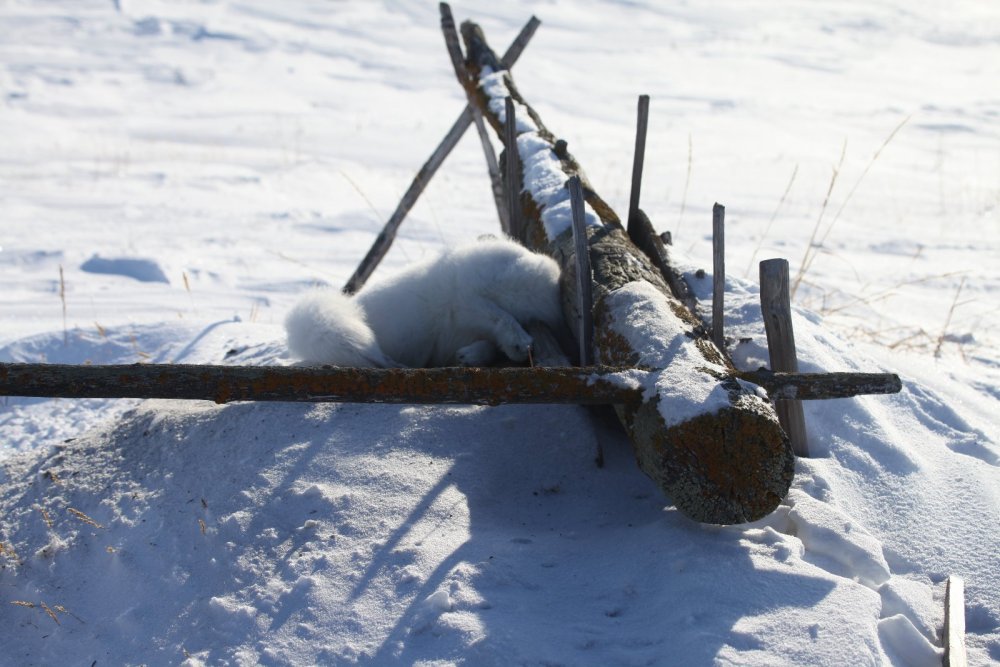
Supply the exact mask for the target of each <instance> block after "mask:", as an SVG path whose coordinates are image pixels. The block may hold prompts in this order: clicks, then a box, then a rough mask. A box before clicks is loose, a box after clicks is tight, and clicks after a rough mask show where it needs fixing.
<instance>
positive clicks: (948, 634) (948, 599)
mask: <svg viewBox="0 0 1000 667" xmlns="http://www.w3.org/2000/svg"><path fill="white" fill-rule="evenodd" d="M967 664H968V657H967V656H966V652H965V582H964V581H963V580H962V578H961V577H956V576H954V575H953V576H950V577H948V583H947V584H946V588H945V601H944V667H966V665H967Z"/></svg>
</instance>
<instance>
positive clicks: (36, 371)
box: [0, 322, 900, 405]
mask: <svg viewBox="0 0 1000 667" xmlns="http://www.w3.org/2000/svg"><path fill="white" fill-rule="evenodd" d="M528 331H529V332H530V333H531V335H532V337H534V338H535V342H536V346H537V348H538V351H537V357H538V358H536V362H537V363H541V364H542V367H538V366H536V367H534V368H521V367H514V368H466V367H455V368H407V369H388V368H337V367H333V366H324V367H306V366H219V365H197V364H112V365H94V364H87V365H73V364H22V363H0V396H41V397H48V398H174V399H188V400H204V401H215V402H217V403H226V402H228V401H312V402H317V403H322V402H353V403H423V404H434V403H483V404H496V403H578V404H581V405H605V404H614V403H628V402H632V401H638V400H639V398H640V395H641V393H642V390H641V388H638V387H639V385H641V384H643V383H644V382H648V380H649V378H650V377H651V374H650V371H642V370H638V369H628V368H608V367H605V366H592V367H585V368H578V367H576V368H570V367H569V361H568V360H567V359H566V358H565V357H563V356H562V355H561V354H560V352H559V350H558V344H557V343H556V342H555V339H554V337H553V335H552V333H551V332H550V331H548V329H546V328H545V327H544V325H539V324H538V323H536V322H529V323H528ZM553 366H558V367H559V368H553ZM737 377H739V378H740V379H742V380H745V381H747V382H753V383H754V384H758V385H760V386H762V387H764V388H765V389H767V390H768V391H769V392H771V393H772V394H777V395H791V396H797V397H799V398H800V399H801V400H810V399H820V398H845V397H848V396H856V395H858V394H872V393H892V392H894V391H899V386H900V385H899V378H898V377H896V376H895V375H874V374H863V373H823V374H816V373H801V374H792V373H772V372H771V371H768V370H763V369H762V370H759V371H752V372H746V373H739V374H737ZM443 387H444V388H447V390H446V391H443V390H442V388H443ZM553 387H554V388H555V389H553ZM591 387H595V388H594V389H591Z"/></svg>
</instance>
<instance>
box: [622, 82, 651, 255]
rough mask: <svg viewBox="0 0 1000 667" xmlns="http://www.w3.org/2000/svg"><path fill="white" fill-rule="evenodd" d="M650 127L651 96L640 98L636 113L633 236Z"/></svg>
mask: <svg viewBox="0 0 1000 667" xmlns="http://www.w3.org/2000/svg"><path fill="white" fill-rule="evenodd" d="M648 125H649V95H640V96H639V108H638V111H637V113H636V127H635V151H634V152H633V153H632V189H631V190H630V191H629V198H628V218H627V219H626V225H627V229H628V235H629V237H630V238H631V237H632V236H633V231H632V229H633V226H634V225H635V224H636V223H635V217H636V213H638V211H639V195H640V194H641V190H642V164H643V161H644V160H645V158H646V128H647V126H648Z"/></svg>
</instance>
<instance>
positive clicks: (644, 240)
mask: <svg viewBox="0 0 1000 667" xmlns="http://www.w3.org/2000/svg"><path fill="white" fill-rule="evenodd" d="M664 234H670V232H664ZM628 235H629V239H630V240H631V241H632V243H634V244H636V245H637V246H638V247H639V249H640V250H642V251H643V252H644V253H646V256H647V257H649V259H650V260H651V261H652V262H653V264H654V265H655V266H656V268H657V269H659V270H660V275H662V276H663V279H664V280H665V281H667V285H668V286H669V287H670V291H671V292H672V293H673V295H674V296H675V297H676V298H677V299H678V300H679V301H680V302H681V303H683V304H684V306H685V307H686V308H687V309H688V310H689V311H691V312H692V313H696V312H698V299H697V298H695V296H694V292H692V291H691V286H690V285H688V284H687V281H686V280H684V276H683V275H681V272H680V271H678V270H677V269H676V268H675V267H674V264H673V262H672V261H671V259H670V249H669V248H668V247H667V244H666V242H665V241H664V240H663V237H662V236H661V235H659V234H657V233H656V230H655V229H654V228H653V223H651V222H650V221H649V218H648V217H647V216H646V214H645V213H644V212H643V210H642V209H641V208H640V209H637V210H636V212H635V217H634V220H632V221H630V222H629V233H628Z"/></svg>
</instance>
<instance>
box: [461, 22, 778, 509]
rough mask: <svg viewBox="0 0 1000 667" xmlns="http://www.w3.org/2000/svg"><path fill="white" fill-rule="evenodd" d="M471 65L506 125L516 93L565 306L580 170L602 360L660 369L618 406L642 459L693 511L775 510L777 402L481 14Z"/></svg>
mask: <svg viewBox="0 0 1000 667" xmlns="http://www.w3.org/2000/svg"><path fill="white" fill-rule="evenodd" d="M462 36H463V39H464V40H465V45H466V53H467V54H468V62H467V63H466V69H467V70H468V71H469V72H470V73H471V74H473V75H474V76H475V77H476V79H477V80H478V83H479V87H478V89H477V90H476V94H475V95H474V96H472V97H471V98H470V99H471V100H472V101H473V102H474V103H476V104H478V105H479V106H480V108H481V110H482V112H483V115H484V118H486V119H487V120H488V121H489V123H490V124H491V125H492V126H493V128H494V129H495V130H496V131H497V132H498V133H499V134H501V136H502V132H503V126H504V121H505V115H506V114H505V113H504V110H505V106H504V100H505V98H506V97H507V96H508V95H509V96H511V97H512V98H513V99H514V100H515V102H516V103H517V104H518V110H517V116H518V128H517V129H518V141H517V143H518V150H519V153H520V157H521V164H522V165H523V183H524V188H525V189H524V191H523V192H522V193H521V206H522V211H523V214H524V221H525V231H524V236H523V240H524V241H525V242H526V243H527V245H528V246H529V247H532V248H533V249H536V250H541V251H544V252H547V253H548V254H550V255H551V256H553V257H554V258H556V259H557V260H558V261H559V262H560V264H561V266H562V269H563V276H564V281H563V291H564V311H565V312H566V316H567V321H570V322H573V321H576V320H577V314H576V313H575V312H574V309H575V306H574V303H575V301H576V297H575V294H574V293H573V292H574V287H573V285H574V279H573V275H574V271H575V262H574V248H573V241H572V233H571V231H570V224H569V223H570V216H569V209H570V206H569V195H568V193H567V191H566V189H565V187H564V184H565V182H566V180H567V179H568V178H569V177H571V176H574V175H579V176H581V180H582V182H583V184H584V193H585V195H584V196H585V200H586V202H587V204H588V207H589V209H588V212H587V218H588V225H587V234H588V242H589V246H590V255H591V262H592V267H593V292H594V310H595V313H594V320H595V329H596V330H595V344H596V346H597V350H596V351H595V352H596V357H597V361H598V363H601V364H607V365H610V366H636V365H638V366H641V367H643V368H647V369H657V370H656V372H657V373H659V376H658V379H657V381H656V383H655V391H654V392H653V395H652V396H651V397H649V398H648V399H646V400H644V401H643V402H641V403H638V404H631V405H623V406H618V407H617V411H618V415H619V418H620V420H621V422H622V424H623V425H624V426H625V429H626V431H627V432H628V434H629V436H630V437H631V440H632V443H633V446H634V449H635V454H636V457H637V459H638V461H639V465H640V467H641V468H642V469H643V471H645V472H646V474H647V475H649V476H650V477H651V478H652V479H654V480H655V481H656V482H657V483H658V484H659V485H660V487H661V488H662V489H663V490H664V491H665V492H666V494H667V495H668V496H669V497H670V498H671V500H673V502H674V504H675V505H676V506H677V507H678V508H679V509H680V510H681V511H683V512H684V513H685V514H687V515H688V516H690V517H691V518H693V519H696V520H698V521H702V522H707V523H723V524H727V523H740V522H744V521H752V520H755V519H758V518H761V517H763V516H765V515H767V514H768V513H770V512H771V511H772V510H774V509H775V508H776V507H777V506H778V504H779V503H780V502H781V499H782V498H784V496H785V494H786V493H787V492H788V488H789V485H790V484H791V480H792V474H793V469H794V456H793V453H792V451H791V447H790V446H789V443H788V438H787V436H786V435H785V434H784V432H783V431H782V430H781V428H780V426H779V425H778V420H777V417H776V416H775V413H774V408H773V407H772V406H771V404H770V403H769V402H768V401H767V400H766V399H764V398H762V397H761V396H759V395H758V394H757V393H756V392H755V390H754V388H753V387H752V386H750V385H748V384H746V383H741V382H740V381H739V379H738V378H737V377H736V374H735V369H733V367H732V365H731V363H730V362H729V361H728V360H727V358H726V356H725V355H724V354H723V353H721V352H720V351H719V349H718V348H716V347H715V345H713V344H712V341H711V340H710V339H709V338H708V337H707V336H706V335H705V332H704V328H703V327H702V325H701V323H700V321H698V319H697V318H696V317H695V316H694V315H693V314H692V313H691V312H690V311H688V310H687V309H686V308H685V307H684V306H683V304H681V303H680V302H679V301H678V300H677V299H676V298H675V297H674V296H673V294H672V293H671V291H670V289H669V288H668V287H667V285H666V283H665V282H664V280H663V278H662V277H661V275H660V273H659V271H657V270H656V268H655V267H654V266H653V265H652V264H651V263H650V261H649V259H648V258H647V257H646V255H645V254H644V253H643V252H642V251H641V250H639V248H637V247H636V246H635V245H633V244H632V242H631V241H629V239H628V237H627V236H626V235H625V230H624V229H623V228H622V225H621V223H620V221H619V219H618V217H617V216H616V215H615V214H614V212H613V211H612V210H611V208H610V207H609V206H608V205H607V204H606V203H605V202H604V201H603V200H601V198H600V197H599V196H598V195H597V194H596V193H595V192H594V190H593V188H592V187H591V186H589V184H588V183H587V180H586V178H584V177H583V174H582V172H581V169H580V167H579V165H578V164H577V163H576V161H575V160H574V159H573V157H572V156H571V155H570V154H569V152H568V151H567V150H566V147H565V144H564V143H560V142H557V141H556V138H555V135H554V134H552V133H551V132H550V131H549V130H548V129H546V128H545V126H544V124H543V123H542V121H541V119H540V118H539V116H538V114H537V112H536V111H535V110H534V109H533V108H531V106H530V105H528V104H526V103H525V101H524V98H523V97H522V96H521V94H520V93H519V92H518V90H517V88H516V86H515V85H514V82H513V80H512V78H511V76H510V73H509V72H508V71H506V70H504V68H503V66H502V64H501V63H500V61H499V59H498V58H497V57H496V55H495V54H494V53H493V51H492V49H491V48H490V47H489V45H488V44H487V42H486V39H485V37H484V36H483V33H482V30H481V29H480V28H479V27H478V26H476V25H475V24H473V23H469V22H466V23H464V24H463V25H462Z"/></svg>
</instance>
